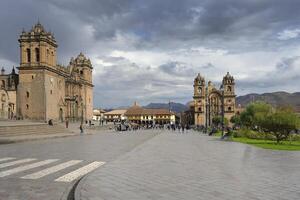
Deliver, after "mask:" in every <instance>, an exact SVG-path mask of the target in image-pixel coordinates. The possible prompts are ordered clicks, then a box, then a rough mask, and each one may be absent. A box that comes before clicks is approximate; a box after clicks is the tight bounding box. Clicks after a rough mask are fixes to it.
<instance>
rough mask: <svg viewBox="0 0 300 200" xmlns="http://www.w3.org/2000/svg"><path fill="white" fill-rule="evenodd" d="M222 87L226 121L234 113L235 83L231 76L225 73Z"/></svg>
mask: <svg viewBox="0 0 300 200" xmlns="http://www.w3.org/2000/svg"><path fill="white" fill-rule="evenodd" d="M222 87H223V89H224V116H225V118H227V119H228V120H230V119H231V117H232V116H234V113H235V97H236V95H235V82H234V78H233V76H231V75H230V74H229V72H227V74H226V75H225V76H224V77H223V81H222Z"/></svg>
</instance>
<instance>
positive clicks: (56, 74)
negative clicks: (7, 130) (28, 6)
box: [17, 23, 93, 121]
mask: <svg viewBox="0 0 300 200" xmlns="http://www.w3.org/2000/svg"><path fill="white" fill-rule="evenodd" d="M19 43H20V67H19V68H18V69H19V85H18V90H17V117H18V118H21V119H31V120H43V121H47V120H49V119H52V120H55V121H63V120H65V119H69V120H71V121H73V120H74V121H79V120H81V121H84V120H89V119H92V117H93V84H92V70H93V67H92V64H91V62H90V60H89V59H87V58H86V57H85V56H84V55H83V54H82V53H80V54H79V55H78V56H77V57H76V58H75V59H74V58H71V60H70V63H69V65H68V66H67V67H64V66H61V65H58V64H57V51H56V49H57V47H58V45H57V43H56V40H55V38H54V36H53V34H52V33H50V32H47V31H45V29H44V27H43V26H42V25H41V24H40V23H37V24H36V25H35V26H34V27H33V28H32V29H31V30H30V31H29V32H25V31H24V30H23V31H22V33H21V35H20V38H19Z"/></svg>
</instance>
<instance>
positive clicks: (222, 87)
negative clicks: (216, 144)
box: [220, 84, 225, 137]
mask: <svg viewBox="0 0 300 200" xmlns="http://www.w3.org/2000/svg"><path fill="white" fill-rule="evenodd" d="M220 91H221V105H222V107H221V110H222V116H221V117H222V137H223V136H224V121H225V120H224V112H225V111H224V108H225V106H224V86H223V84H222V85H221V88H220Z"/></svg>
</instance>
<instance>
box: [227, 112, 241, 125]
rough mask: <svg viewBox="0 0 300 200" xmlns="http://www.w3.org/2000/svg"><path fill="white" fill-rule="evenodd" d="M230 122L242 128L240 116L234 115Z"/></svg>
mask: <svg viewBox="0 0 300 200" xmlns="http://www.w3.org/2000/svg"><path fill="white" fill-rule="evenodd" d="M230 122H231V123H232V124H234V125H235V126H241V117H240V115H234V116H232V117H231V119H230Z"/></svg>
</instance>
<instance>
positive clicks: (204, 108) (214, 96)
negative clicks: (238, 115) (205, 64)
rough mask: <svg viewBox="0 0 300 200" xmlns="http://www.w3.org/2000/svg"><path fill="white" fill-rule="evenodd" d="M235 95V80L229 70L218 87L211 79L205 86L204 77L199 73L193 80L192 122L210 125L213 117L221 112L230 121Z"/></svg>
mask: <svg viewBox="0 0 300 200" xmlns="http://www.w3.org/2000/svg"><path fill="white" fill-rule="evenodd" d="M235 97H236V95H235V82H234V78H233V76H231V75H230V74H229V72H227V74H226V75H225V76H224V77H223V81H222V84H221V86H220V89H217V88H216V87H215V86H214V84H213V83H212V82H211V81H208V85H207V86H206V82H205V78H204V77H203V76H201V75H200V73H199V74H198V75H197V77H196V78H195V80H194V96H193V99H194V103H193V105H194V106H193V107H194V124H195V125H199V126H206V127H207V126H211V125H212V120H213V118H214V117H216V116H221V115H222V114H224V118H226V119H227V120H228V121H230V119H231V117H232V116H234V114H235V107H236V105H235V104H236V103H235Z"/></svg>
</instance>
